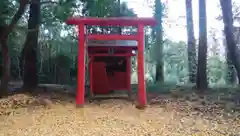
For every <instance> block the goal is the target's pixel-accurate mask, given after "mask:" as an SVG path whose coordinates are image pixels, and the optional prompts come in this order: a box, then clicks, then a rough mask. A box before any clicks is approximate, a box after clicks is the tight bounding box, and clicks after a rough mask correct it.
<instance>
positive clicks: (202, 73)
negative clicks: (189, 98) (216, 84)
mask: <svg viewBox="0 0 240 136" xmlns="http://www.w3.org/2000/svg"><path fill="white" fill-rule="evenodd" d="M206 65H207V17H206V0H199V47H198V65H197V88H198V89H201V90H204V89H207V87H208V83H207V72H206Z"/></svg>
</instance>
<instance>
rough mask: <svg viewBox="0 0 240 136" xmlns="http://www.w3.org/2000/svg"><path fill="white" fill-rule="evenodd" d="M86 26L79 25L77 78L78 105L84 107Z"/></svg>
mask: <svg viewBox="0 0 240 136" xmlns="http://www.w3.org/2000/svg"><path fill="white" fill-rule="evenodd" d="M84 31H85V26H84V24H79V25H78V78H77V95H76V105H77V107H82V106H83V105H84V95H85V38H84Z"/></svg>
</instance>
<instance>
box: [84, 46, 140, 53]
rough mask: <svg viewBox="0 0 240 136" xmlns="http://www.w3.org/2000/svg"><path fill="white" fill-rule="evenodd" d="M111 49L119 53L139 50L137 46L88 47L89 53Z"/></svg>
mask: <svg viewBox="0 0 240 136" xmlns="http://www.w3.org/2000/svg"><path fill="white" fill-rule="evenodd" d="M109 48H113V49H115V50H118V51H130V52H132V50H137V47H135V46H88V50H89V51H94V50H98V51H99V50H108V49H109Z"/></svg>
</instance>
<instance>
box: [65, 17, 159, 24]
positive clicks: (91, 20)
mask: <svg viewBox="0 0 240 136" xmlns="http://www.w3.org/2000/svg"><path fill="white" fill-rule="evenodd" d="M81 23H83V24H85V25H103V26H104V25H121V26H135V25H138V24H143V25H148V26H154V25H156V24H157V22H156V20H155V19H154V18H138V17H108V18H96V17H71V18H69V19H68V20H67V24H70V25H78V24H81Z"/></svg>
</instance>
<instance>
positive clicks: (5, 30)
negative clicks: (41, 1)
mask: <svg viewBox="0 0 240 136" xmlns="http://www.w3.org/2000/svg"><path fill="white" fill-rule="evenodd" d="M19 3H20V6H19V8H18V10H17V12H16V14H15V15H14V16H13V18H12V21H11V23H10V24H9V25H8V26H6V27H5V26H4V27H1V30H0V44H1V48H2V56H3V57H2V58H3V68H2V74H3V76H2V79H1V86H0V89H1V92H0V96H3V95H5V94H7V93H8V82H9V74H10V58H9V53H8V45H7V41H8V36H9V34H10V33H11V32H12V30H13V28H14V26H15V25H16V23H17V22H18V20H19V19H20V18H21V17H22V15H23V13H24V11H25V8H26V5H27V4H28V0H20V1H19Z"/></svg>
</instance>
